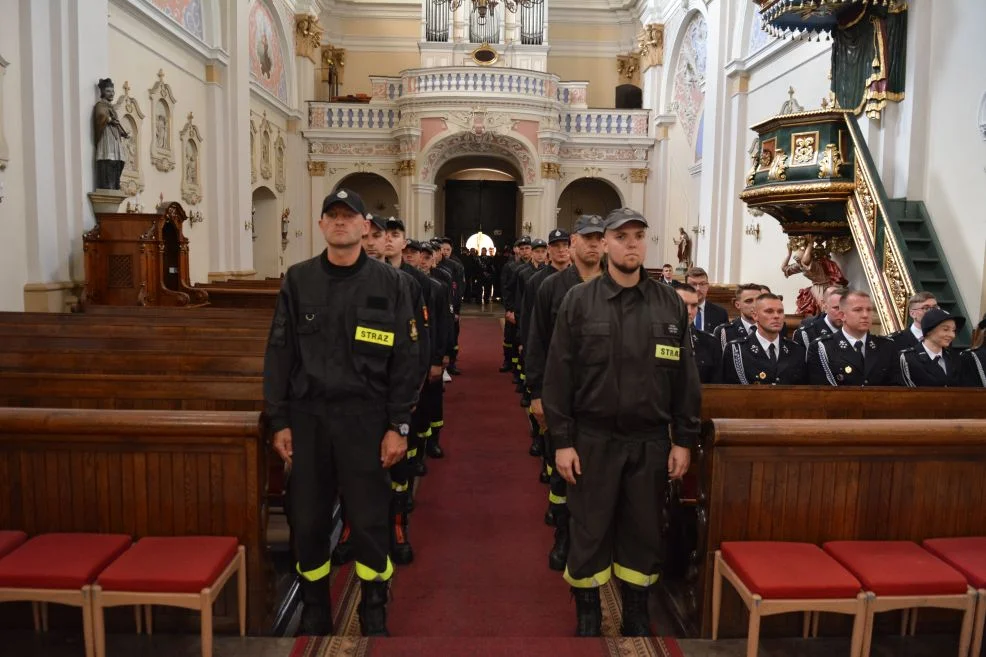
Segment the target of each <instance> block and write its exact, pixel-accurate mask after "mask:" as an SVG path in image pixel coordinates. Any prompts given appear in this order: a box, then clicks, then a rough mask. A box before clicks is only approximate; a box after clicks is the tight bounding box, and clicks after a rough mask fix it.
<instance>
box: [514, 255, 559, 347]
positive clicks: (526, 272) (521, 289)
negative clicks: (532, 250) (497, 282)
mask: <svg viewBox="0 0 986 657" xmlns="http://www.w3.org/2000/svg"><path fill="white" fill-rule="evenodd" d="M545 269H551V270H552V271H554V268H553V267H550V266H547V265H541V266H540V267H537V266H535V265H534V263H529V264H528V266H526V267H522V268H520V269H518V270H517V292H516V299H517V310H516V319H517V341H518V342H519V343H520V344H524V343H525V342H526V341H527V325H526V324H525V321H530V320H525V318H524V313H525V312H526V311H527V305H526V303H527V301H526V300H527V292H528V289H530V287H531V281H533V280H534V277H535V276H537V275H538V274H540V273H541V272H542V271H544V270H545Z"/></svg>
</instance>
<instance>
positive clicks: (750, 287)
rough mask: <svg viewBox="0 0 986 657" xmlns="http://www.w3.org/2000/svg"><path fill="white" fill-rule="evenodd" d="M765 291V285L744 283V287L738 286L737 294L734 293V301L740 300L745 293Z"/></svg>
mask: <svg viewBox="0 0 986 657" xmlns="http://www.w3.org/2000/svg"><path fill="white" fill-rule="evenodd" d="M762 289H763V285H760V284H758V283H743V284H742V285H737V286H736V292H734V293H733V298H734V299H739V298H740V297H741V296H742V295H743V293H744V292H759V291H760V290H762Z"/></svg>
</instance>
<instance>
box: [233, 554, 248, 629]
mask: <svg viewBox="0 0 986 657" xmlns="http://www.w3.org/2000/svg"><path fill="white" fill-rule="evenodd" d="M239 560H240V565H239V567H238V569H237V572H236V603H237V606H238V608H239V612H240V636H246V617H247V579H246V548H244V547H243V546H242V545H241V546H240V550H239Z"/></svg>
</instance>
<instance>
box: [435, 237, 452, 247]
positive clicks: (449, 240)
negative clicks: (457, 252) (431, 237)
mask: <svg viewBox="0 0 986 657" xmlns="http://www.w3.org/2000/svg"><path fill="white" fill-rule="evenodd" d="M435 239H437V240H438V241H439V242H441V243H442V244H448V245H449V246H452V238H451V237H436V238H435Z"/></svg>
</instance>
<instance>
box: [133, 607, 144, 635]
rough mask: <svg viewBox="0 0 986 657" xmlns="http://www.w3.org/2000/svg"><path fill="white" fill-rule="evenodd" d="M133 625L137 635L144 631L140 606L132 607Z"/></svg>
mask: <svg viewBox="0 0 986 657" xmlns="http://www.w3.org/2000/svg"><path fill="white" fill-rule="evenodd" d="M134 625H136V626H137V634H141V633H142V632H143V631H144V621H143V614H142V610H141V608H140V605H134Z"/></svg>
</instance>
